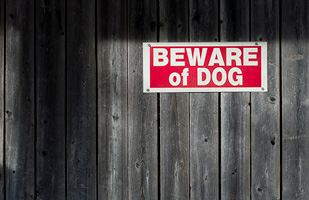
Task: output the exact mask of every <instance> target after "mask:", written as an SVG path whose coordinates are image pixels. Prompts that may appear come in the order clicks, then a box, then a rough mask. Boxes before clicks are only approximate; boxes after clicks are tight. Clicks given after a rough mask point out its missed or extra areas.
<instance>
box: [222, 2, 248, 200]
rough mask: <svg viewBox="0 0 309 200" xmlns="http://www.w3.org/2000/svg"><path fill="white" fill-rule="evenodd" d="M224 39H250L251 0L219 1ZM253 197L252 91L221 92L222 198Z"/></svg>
mask: <svg viewBox="0 0 309 200" xmlns="http://www.w3.org/2000/svg"><path fill="white" fill-rule="evenodd" d="M220 17H221V20H222V21H221V41H249V1H246V0H241V1H229V0H221V1H220ZM249 198H250V93H222V94H221V199H249Z"/></svg>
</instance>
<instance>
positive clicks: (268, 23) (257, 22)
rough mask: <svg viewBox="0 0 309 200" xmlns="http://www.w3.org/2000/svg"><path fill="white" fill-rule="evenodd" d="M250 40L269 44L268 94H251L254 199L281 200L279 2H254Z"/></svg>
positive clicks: (252, 185) (252, 191) (252, 187)
mask: <svg viewBox="0 0 309 200" xmlns="http://www.w3.org/2000/svg"><path fill="white" fill-rule="evenodd" d="M251 38H252V40H253V41H267V42H268V43H267V45H268V92H265V93H252V94H251V101H252V102H251V108H252V111H251V152H252V156H251V163H252V166H251V173H252V175H251V177H252V179H251V197H252V199H280V85H279V84H280V74H279V67H280V51H279V50H280V49H279V44H280V43H279V2H278V1H275V0H274V1H266V0H263V1H262V0H261V1H252V4H251Z"/></svg>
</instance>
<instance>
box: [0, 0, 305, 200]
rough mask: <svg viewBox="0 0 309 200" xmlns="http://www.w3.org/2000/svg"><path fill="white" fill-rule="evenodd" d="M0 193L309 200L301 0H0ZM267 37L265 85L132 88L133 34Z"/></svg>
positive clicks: (136, 82) (11, 197)
mask: <svg viewBox="0 0 309 200" xmlns="http://www.w3.org/2000/svg"><path fill="white" fill-rule="evenodd" d="M0 7H1V16H0V21H1V26H0V62H1V63H0V95H1V96H0V111H1V114H0V191H1V192H0V199H6V200H15V199H24V200H28V199H42V200H47V199H53V200H62V199H70V200H71V199H72V200H79V199H89V200H95V199H119V200H122V199H194V200H195V199H210V200H215V199H236V200H241V199H261V200H272V199H286V200H294V199H303V200H307V199H309V148H308V146H309V140H308V139H309V17H308V10H309V2H308V1H307V0H220V1H215V0H105V1H103V0H66V1H62V0H36V1H31V0H1V1H0ZM147 41H151V42H157V41H158V42H166V41H170V42H175V41H181V42H186V41H192V42H193V41H194V42H211V41H214V42H215V41H216V42H221V41H267V42H268V90H269V91H268V92H267V93H178V94H174V93H166V94H143V93H142V42H147Z"/></svg>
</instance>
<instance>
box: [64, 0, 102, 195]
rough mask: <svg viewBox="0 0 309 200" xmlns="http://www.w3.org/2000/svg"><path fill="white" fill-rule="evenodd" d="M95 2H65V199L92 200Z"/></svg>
mask: <svg viewBox="0 0 309 200" xmlns="http://www.w3.org/2000/svg"><path fill="white" fill-rule="evenodd" d="M95 6H96V5H95V0H90V1H89V0H78V1H74V0H68V1H67V52H66V53H67V143H66V145H67V147H66V148H67V198H68V199H76V200H78V199H89V200H90V199H91V200H94V199H96V196H97V192H96V191H97V190H96V188H97V187H96V161H97V160H96V157H97V154H96V138H97V135H96V133H97V130H96V109H97V108H96V51H95V49H96V48H95V21H96V20H95V13H96V12H95Z"/></svg>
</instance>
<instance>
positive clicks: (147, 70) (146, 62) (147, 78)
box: [143, 42, 267, 93]
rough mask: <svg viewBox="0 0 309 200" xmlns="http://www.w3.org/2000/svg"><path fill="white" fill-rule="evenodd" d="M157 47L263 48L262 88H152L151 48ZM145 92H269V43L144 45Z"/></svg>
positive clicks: (173, 43) (161, 43) (148, 43)
mask: <svg viewBox="0 0 309 200" xmlns="http://www.w3.org/2000/svg"><path fill="white" fill-rule="evenodd" d="M151 46H153V47H156V46H261V50H262V56H261V59H262V60H261V64H262V66H261V73H262V74H261V78H262V80H261V83H262V87H260V88H259V87H228V88H227V87H203V88H202V87H199V88H180V87H177V88H173V87H170V88H150V48H149V47H151ZM143 92H144V93H161V92H162V93H168V92H267V42H160V43H151V42H144V43H143Z"/></svg>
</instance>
